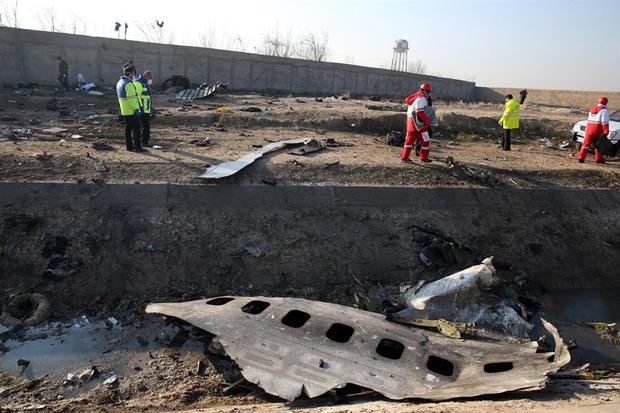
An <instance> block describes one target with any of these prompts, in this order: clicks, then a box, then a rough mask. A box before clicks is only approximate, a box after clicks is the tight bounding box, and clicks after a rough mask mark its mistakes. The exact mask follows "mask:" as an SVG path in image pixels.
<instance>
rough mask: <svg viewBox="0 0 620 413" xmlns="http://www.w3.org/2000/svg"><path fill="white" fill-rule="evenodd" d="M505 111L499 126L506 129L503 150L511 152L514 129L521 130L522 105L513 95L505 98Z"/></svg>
mask: <svg viewBox="0 0 620 413" xmlns="http://www.w3.org/2000/svg"><path fill="white" fill-rule="evenodd" d="M505 101H506V105H505V109H504V114H503V115H502V117H501V119H500V120H499V124H500V125H502V126H503V127H504V136H503V138H502V149H503V150H505V151H509V150H510V134H511V131H512V130H514V129H519V111H520V110H521V105H519V102H517V100H516V99H515V98H513V97H512V95H511V94H508V95H506V96H505Z"/></svg>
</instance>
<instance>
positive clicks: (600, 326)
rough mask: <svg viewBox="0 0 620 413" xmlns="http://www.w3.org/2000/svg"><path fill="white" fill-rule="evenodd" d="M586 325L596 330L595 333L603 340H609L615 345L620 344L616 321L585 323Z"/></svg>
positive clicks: (619, 333) (619, 330) (619, 332)
mask: <svg viewBox="0 0 620 413" xmlns="http://www.w3.org/2000/svg"><path fill="white" fill-rule="evenodd" d="M586 325H587V326H589V327H592V328H593V329H595V330H596V332H597V334H598V335H599V336H601V338H603V339H604V340H607V341H610V342H612V343H614V344H615V345H620V329H618V327H617V326H616V323H600V322H599V323H586Z"/></svg>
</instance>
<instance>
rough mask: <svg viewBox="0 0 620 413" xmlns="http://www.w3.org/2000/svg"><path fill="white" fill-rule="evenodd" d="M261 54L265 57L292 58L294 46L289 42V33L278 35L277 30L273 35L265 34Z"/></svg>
mask: <svg viewBox="0 0 620 413" xmlns="http://www.w3.org/2000/svg"><path fill="white" fill-rule="evenodd" d="M260 52H261V53H262V54H266V55H267V56H278V57H292V56H294V55H295V44H294V42H293V41H292V40H291V33H290V32H289V33H288V34H287V35H284V36H283V35H280V33H279V32H278V29H276V31H275V32H273V33H267V35H266V36H265V38H264V40H263V45H262V49H261V50H260Z"/></svg>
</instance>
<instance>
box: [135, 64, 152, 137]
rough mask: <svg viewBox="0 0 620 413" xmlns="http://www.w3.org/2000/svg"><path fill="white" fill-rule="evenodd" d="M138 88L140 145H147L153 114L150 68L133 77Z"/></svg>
mask: <svg viewBox="0 0 620 413" xmlns="http://www.w3.org/2000/svg"><path fill="white" fill-rule="evenodd" d="M134 82H135V83H136V87H137V89H138V96H139V98H140V103H141V107H142V113H141V114H140V128H141V136H142V146H144V147H148V146H149V139H151V117H152V116H153V107H152V105H151V85H152V84H153V74H152V73H151V71H150V70H147V71H146V72H144V74H142V75H140V76H138V77H137V78H136V79H134Z"/></svg>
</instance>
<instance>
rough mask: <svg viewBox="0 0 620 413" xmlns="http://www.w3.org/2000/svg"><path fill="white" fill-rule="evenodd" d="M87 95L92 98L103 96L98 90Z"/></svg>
mask: <svg viewBox="0 0 620 413" xmlns="http://www.w3.org/2000/svg"><path fill="white" fill-rule="evenodd" d="M88 94H89V95H92V96H103V92H100V91H98V90H89V91H88Z"/></svg>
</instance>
